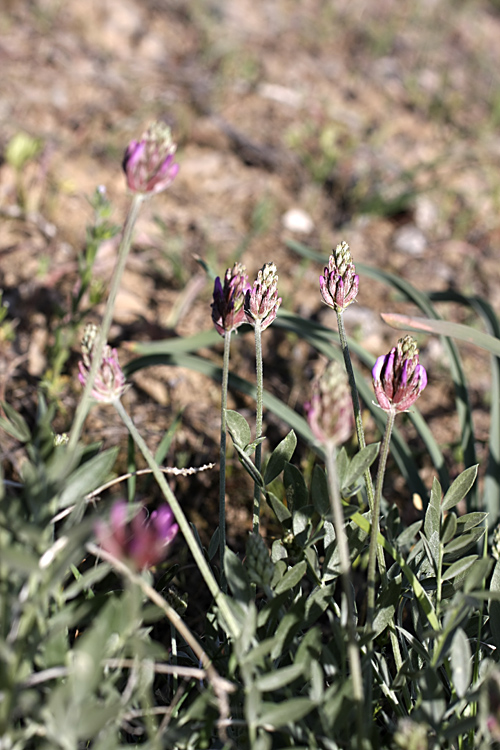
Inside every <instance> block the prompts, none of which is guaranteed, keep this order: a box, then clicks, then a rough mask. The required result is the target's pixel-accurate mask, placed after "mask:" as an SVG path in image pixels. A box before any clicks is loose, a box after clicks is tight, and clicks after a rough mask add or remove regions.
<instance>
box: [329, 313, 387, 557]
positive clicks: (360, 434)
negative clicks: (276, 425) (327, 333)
mask: <svg viewBox="0 0 500 750" xmlns="http://www.w3.org/2000/svg"><path fill="white" fill-rule="evenodd" d="M337 324H338V328H339V338H340V347H341V349H342V354H343V356H344V364H345V369H346V373H347V378H348V380H349V387H350V389H351V397H352V406H353V410H354V421H355V424H356V435H357V438H358V444H359V447H360V449H362V448H364V447H365V446H366V440H365V431H364V429H363V419H362V416H361V406H360V404H359V395H358V389H357V387H356V379H355V377H354V370H353V368H352V362H351V355H350V352H349V346H348V344H347V336H346V332H345V325H344V311H343V310H340V311H338V312H337ZM363 476H364V479H365V485H366V495H367V497H368V507H369V508H370V510H371V511H372V512H373V482H372V477H371V474H370V469H366V471H365V473H364V475H363ZM382 557H383V555H382Z"/></svg>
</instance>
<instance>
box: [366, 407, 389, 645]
mask: <svg viewBox="0 0 500 750" xmlns="http://www.w3.org/2000/svg"><path fill="white" fill-rule="evenodd" d="M395 416H396V411H395V410H394V409H393V410H391V411H389V412H388V413H387V423H386V426H385V432H384V437H383V439H382V445H381V446H380V458H379V465H378V473H377V485H376V487H375V498H374V501H373V511H372V518H371V521H372V524H371V534H370V548H369V552H368V615H367V619H366V627H367V630H368V631H370V630H371V629H372V627H373V618H374V615H375V566H376V560H377V547H378V534H379V528H380V518H379V516H380V500H381V498H382V488H383V486H384V476H385V468H386V465H387V457H388V455H389V447H390V444H391V435H392V428H393V427H394V418H395Z"/></svg>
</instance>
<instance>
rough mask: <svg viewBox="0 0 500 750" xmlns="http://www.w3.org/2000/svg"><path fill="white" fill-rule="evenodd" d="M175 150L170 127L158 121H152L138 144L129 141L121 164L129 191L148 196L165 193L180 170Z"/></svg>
mask: <svg viewBox="0 0 500 750" xmlns="http://www.w3.org/2000/svg"><path fill="white" fill-rule="evenodd" d="M176 149H177V146H176V144H175V143H174V142H173V141H172V134H171V132H170V128H169V127H168V126H167V125H164V124H163V123H161V122H154V123H153V124H152V125H151V126H150V127H149V129H148V130H147V131H146V132H145V133H144V134H143V136H142V138H141V140H140V141H131V142H130V143H129V145H128V147H127V150H126V151H125V156H124V157H123V165H122V166H123V170H124V172H125V175H126V177H127V185H128V187H129V188H130V190H132V191H133V192H134V193H144V194H150V195H152V194H154V193H160V192H161V191H162V190H165V189H166V188H167V187H168V186H169V185H170V184H171V183H172V182H173V180H174V178H175V176H176V174H177V172H178V171H179V165H178V164H176V163H174V155H175V152H176Z"/></svg>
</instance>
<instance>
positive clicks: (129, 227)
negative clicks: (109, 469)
mask: <svg viewBox="0 0 500 750" xmlns="http://www.w3.org/2000/svg"><path fill="white" fill-rule="evenodd" d="M145 198H146V196H144V195H142V194H137V195H134V198H133V200H132V204H131V206H130V210H129V212H128V215H127V218H126V220H125V226H124V227H123V235H122V240H121V242H120V247H119V250H118V259H117V261H116V266H115V270H114V272H113V278H112V280H111V288H110V290H109V296H108V301H107V303H106V310H105V311H104V317H103V320H102V324H101V326H100V329H99V333H98V335H97V338H96V341H95V344H94V347H93V352H92V365H91V368H90V372H89V376H88V378H87V382H86V383H85V388H84V389H83V395H82V398H81V400H80V403H79V404H78V407H77V409H76V412H75V418H74V420H73V426H72V428H71V433H70V436H69V441H68V452H73V451H74V450H75V448H76V445H77V443H78V441H79V439H80V435H81V432H82V429H83V424H84V422H85V419H86V418H87V414H88V411H89V408H90V404H91V401H92V388H93V387H94V380H95V377H96V374H97V370H98V369H99V367H100V365H101V358H102V352H103V349H104V346H105V344H106V342H107V340H108V334H109V329H110V328H111V322H112V320H113V311H114V307H115V302H116V297H117V294H118V290H119V288H120V284H121V280H122V275H123V271H124V269H125V264H126V262H127V256H128V253H129V250H130V246H131V244H132V233H133V230H134V225H135V222H136V220H137V216H138V215H139V209H140V207H141V205H142V203H143V201H144V200H145Z"/></svg>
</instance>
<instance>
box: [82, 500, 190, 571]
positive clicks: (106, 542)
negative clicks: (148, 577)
mask: <svg viewBox="0 0 500 750" xmlns="http://www.w3.org/2000/svg"><path fill="white" fill-rule="evenodd" d="M178 530H179V527H178V526H177V524H176V523H174V516H173V513H172V511H171V510H170V507H169V506H168V505H166V504H165V505H161V506H160V507H159V508H158V510H154V511H153V512H152V513H151V515H150V516H148V513H147V511H146V508H145V507H144V506H141V507H140V508H139V510H138V511H137V512H136V513H135V515H134V516H133V518H132V519H130V505H129V504H128V503H126V502H125V501H124V500H117V502H115V503H114V504H113V507H112V508H111V513H110V516H109V523H105V522H104V521H101V520H99V521H97V522H96V523H95V526H94V531H95V534H96V537H97V541H98V542H99V544H100V545H101V547H102V548H103V549H104V550H105V551H106V552H109V554H111V555H113V557H116V558H118V559H119V560H122V561H127V562H129V563H131V564H132V565H133V567H135V568H137V569H138V570H142V569H143V568H150V567H151V566H153V565H156V564H157V563H159V562H161V561H162V560H163V559H164V558H165V556H166V554H167V548H168V546H169V544H170V543H171V542H172V541H173V539H174V537H175V535H176V534H177V531H178Z"/></svg>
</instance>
